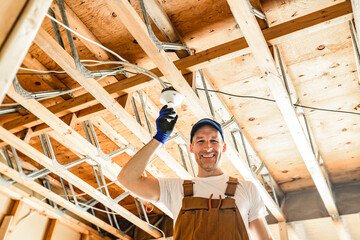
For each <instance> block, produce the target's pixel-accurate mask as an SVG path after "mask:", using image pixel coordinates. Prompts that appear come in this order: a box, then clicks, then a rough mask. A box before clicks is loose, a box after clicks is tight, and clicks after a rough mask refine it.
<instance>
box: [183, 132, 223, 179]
mask: <svg viewBox="0 0 360 240" xmlns="http://www.w3.org/2000/svg"><path fill="white" fill-rule="evenodd" d="M225 150H226V144H225V143H224V141H223V140H222V138H221V135H220V133H219V131H218V130H216V129H215V128H213V127H211V126H208V125H205V126H202V127H201V128H199V129H198V130H197V131H196V132H195V134H194V137H193V141H192V143H191V144H190V151H191V152H192V153H194V155H195V160H196V162H197V164H198V166H199V171H198V177H209V176H217V175H221V174H222V173H223V172H222V170H221V168H220V159H221V155H222V153H223V152H225Z"/></svg>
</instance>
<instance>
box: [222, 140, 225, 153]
mask: <svg viewBox="0 0 360 240" xmlns="http://www.w3.org/2000/svg"><path fill="white" fill-rule="evenodd" d="M222 151H223V152H225V151H226V143H225V142H224V145H223V150H222Z"/></svg>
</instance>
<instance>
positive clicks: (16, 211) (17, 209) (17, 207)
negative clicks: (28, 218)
mask: <svg viewBox="0 0 360 240" xmlns="http://www.w3.org/2000/svg"><path fill="white" fill-rule="evenodd" d="M23 204H24V203H23V201H21V200H15V201H14V205H13V207H12V208H11V212H10V216H11V217H12V220H11V223H10V224H9V226H8V230H7V234H6V237H5V238H4V240H8V239H11V236H12V235H13V234H14V230H15V226H16V223H17V222H18V220H19V217H20V213H21V208H22V206H23Z"/></svg>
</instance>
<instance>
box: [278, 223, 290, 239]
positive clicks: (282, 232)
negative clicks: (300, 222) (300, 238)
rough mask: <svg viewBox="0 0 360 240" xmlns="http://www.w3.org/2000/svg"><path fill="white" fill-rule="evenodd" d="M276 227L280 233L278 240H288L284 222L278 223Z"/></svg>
mask: <svg viewBox="0 0 360 240" xmlns="http://www.w3.org/2000/svg"><path fill="white" fill-rule="evenodd" d="M278 227H279V233H280V240H288V239H289V236H288V232H287V227H286V222H279V223H278Z"/></svg>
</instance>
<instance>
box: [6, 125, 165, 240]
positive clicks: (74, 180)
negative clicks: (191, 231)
mask: <svg viewBox="0 0 360 240" xmlns="http://www.w3.org/2000/svg"><path fill="white" fill-rule="evenodd" d="M0 134H1V136H2V137H3V139H5V141H7V142H8V143H9V144H10V145H12V146H13V147H15V148H16V149H18V150H19V151H21V152H22V153H24V154H25V155H27V156H29V157H30V158H32V159H33V160H35V161H36V162H38V163H39V164H41V165H43V166H44V167H46V168H47V169H49V170H50V171H52V172H53V173H55V174H57V175H58V176H60V177H62V178H63V179H65V180H66V181H67V182H69V183H71V184H73V185H74V186H76V187H77V188H79V189H81V190H82V191H84V192H86V193H87V194H88V195H89V196H91V197H92V198H94V199H95V200H97V201H99V202H101V203H102V204H104V205H105V206H107V207H108V208H110V209H112V210H114V212H116V213H118V214H120V215H121V216H122V217H124V218H125V219H127V220H128V221H130V222H132V223H133V224H135V225H136V226H138V227H139V228H141V229H143V230H144V231H146V232H147V233H149V234H150V235H152V236H154V237H160V236H161V234H160V232H158V231H157V230H153V229H151V228H150V227H149V226H148V225H147V223H146V222H144V221H142V220H141V219H139V218H138V217H137V216H135V215H134V214H132V213H131V212H129V211H127V210H126V209H125V208H123V207H121V206H120V205H118V204H113V203H112V202H110V201H109V199H108V198H107V197H106V196H105V195H104V194H102V193H100V192H99V191H97V190H96V189H95V188H93V187H91V186H90V185H89V184H88V183H86V182H85V181H83V180H82V179H80V178H79V177H77V176H75V175H74V174H72V173H71V172H69V171H60V170H58V169H57V168H55V167H54V166H53V163H52V161H51V159H49V158H48V157H46V156H45V155H44V154H42V153H40V152H39V151H37V150H36V149H34V148H33V147H31V146H30V145H28V144H26V143H24V142H23V141H21V140H20V139H18V138H17V137H16V136H14V135H13V134H11V133H10V132H8V131H6V130H5V129H4V128H1V127H0ZM0 166H1V172H2V173H4V174H5V175H6V176H8V177H10V178H12V179H14V180H16V181H17V182H19V183H21V184H23V185H25V186H27V187H29V188H32V189H33V190H34V191H36V192H38V193H41V194H42V195H44V194H47V195H49V196H51V197H52V199H51V200H53V199H54V202H56V203H58V204H59V205H61V206H63V207H65V208H67V209H69V210H71V211H72V210H74V211H77V210H78V208H77V207H76V206H75V205H74V204H72V203H70V202H68V201H67V200H66V199H64V198H62V197H60V196H59V195H57V194H55V193H53V192H51V191H50V190H48V189H46V188H44V187H42V186H40V185H39V184H37V183H35V182H25V181H24V180H23V179H22V178H21V177H20V174H19V173H18V172H17V171H15V170H12V169H10V168H9V167H7V166H6V165H5V164H3V163H0ZM10 173H11V175H10ZM49 199H50V198H49ZM80 212H81V213H83V214H86V217H84V216H85V215H82V217H84V219H89V218H91V217H90V216H92V215H91V214H88V213H87V212H84V211H80ZM79 214H80V213H79ZM94 221H97V220H95V219H94ZM96 225H97V224H96ZM102 226H103V224H102V225H101V226H99V227H101V228H103V227H102ZM106 231H109V232H111V233H112V234H114V233H116V236H121V235H120V234H119V233H118V231H117V229H115V228H113V229H106ZM114 235H115V234H114Z"/></svg>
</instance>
